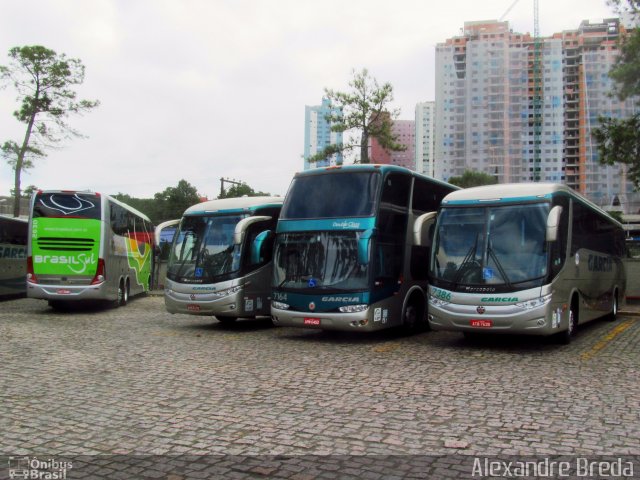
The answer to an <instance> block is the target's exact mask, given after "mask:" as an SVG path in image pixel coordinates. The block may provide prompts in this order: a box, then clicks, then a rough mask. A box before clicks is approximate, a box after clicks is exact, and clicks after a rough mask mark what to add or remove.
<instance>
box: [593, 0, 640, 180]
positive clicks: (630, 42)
mask: <svg viewBox="0 0 640 480" xmlns="http://www.w3.org/2000/svg"><path fill="white" fill-rule="evenodd" d="M609 4H610V5H612V6H614V7H615V8H616V9H617V10H618V12H622V11H625V10H626V11H630V12H634V13H635V14H636V15H638V14H640V0H627V1H626V2H625V1H624V0H610V1H609ZM609 76H610V77H611V78H612V79H613V81H614V92H613V93H614V95H616V96H617V97H618V99H620V100H621V101H624V100H627V99H628V98H632V97H635V96H638V95H640V28H635V29H633V30H632V31H631V32H630V33H629V34H628V35H627V36H625V37H622V38H621V43H620V55H619V56H618V58H617V60H616V63H615V65H614V66H613V68H612V69H611V71H610V72H609ZM599 121H600V125H599V127H598V128H596V129H594V131H593V137H594V139H595V140H596V142H597V143H598V153H599V155H600V163H601V164H603V165H613V164H615V163H621V164H625V165H627V166H628V170H627V172H628V176H629V179H630V180H631V181H632V182H633V185H634V187H635V188H636V189H638V188H640V112H638V113H636V114H635V115H633V116H631V117H630V118H623V119H616V118H605V117H601V118H600V119H599Z"/></svg>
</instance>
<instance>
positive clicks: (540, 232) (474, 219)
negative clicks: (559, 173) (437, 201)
mask: <svg viewBox="0 0 640 480" xmlns="http://www.w3.org/2000/svg"><path fill="white" fill-rule="evenodd" d="M548 214H549V204H548V203H536V204H525V205H522V204H520V205H507V206H486V207H445V208H443V209H442V210H441V211H440V214H439V218H438V226H437V231H436V237H435V239H434V242H435V243H434V245H435V246H434V249H433V254H432V258H431V275H432V277H433V278H434V279H437V280H440V281H444V282H446V283H448V284H449V287H450V288H452V289H455V288H457V287H459V286H469V285H477V286H480V285H491V286H496V285H501V286H506V287H510V286H512V285H513V284H517V283H523V282H529V281H532V280H536V279H542V278H544V277H545V276H546V274H547V268H548V260H547V257H548V254H547V244H546V220H547V216H548Z"/></svg>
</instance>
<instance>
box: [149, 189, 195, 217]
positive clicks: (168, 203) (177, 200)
mask: <svg viewBox="0 0 640 480" xmlns="http://www.w3.org/2000/svg"><path fill="white" fill-rule="evenodd" d="M153 198H154V200H155V201H156V202H159V206H160V212H159V214H158V216H159V217H160V218H158V222H163V221H165V220H171V219H174V218H180V217H182V214H183V213H184V211H185V210H186V209H187V208H189V207H190V206H191V205H195V204H196V203H200V195H198V191H197V190H196V187H194V186H193V185H191V184H190V183H189V182H187V181H186V180H180V181H179V182H178V185H177V186H175V187H167V188H165V190H164V191H163V192H159V193H156V194H155V195H154V197H153Z"/></svg>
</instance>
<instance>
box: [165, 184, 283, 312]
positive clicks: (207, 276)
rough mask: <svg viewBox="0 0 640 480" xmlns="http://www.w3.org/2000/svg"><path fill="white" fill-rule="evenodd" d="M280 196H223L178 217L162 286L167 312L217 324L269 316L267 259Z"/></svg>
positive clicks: (268, 268)
mask: <svg viewBox="0 0 640 480" xmlns="http://www.w3.org/2000/svg"><path fill="white" fill-rule="evenodd" d="M281 208H282V198H280V197H265V196H261V197H241V198H224V199H219V200H211V201H208V202H203V203H199V204H197V205H194V206H192V207H189V208H188V209H187V210H186V211H185V212H184V214H183V216H182V219H181V221H180V225H179V227H178V230H177V231H176V233H175V236H174V240H173V244H172V247H171V251H170V253H169V261H168V265H167V276H166V283H165V295H164V299H165V306H166V308H167V311H169V312H170V313H188V314H192V315H206V316H215V317H216V318H217V319H218V321H220V322H221V323H230V322H234V321H235V320H236V319H238V318H255V317H258V316H269V313H270V312H269V303H270V300H271V267H272V262H271V257H272V249H273V238H274V235H275V233H274V232H275V229H276V223H277V221H278V216H279V215H280V209H281Z"/></svg>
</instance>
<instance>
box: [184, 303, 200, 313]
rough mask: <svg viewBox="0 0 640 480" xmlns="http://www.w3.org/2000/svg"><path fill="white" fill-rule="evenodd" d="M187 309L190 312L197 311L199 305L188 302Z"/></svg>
mask: <svg viewBox="0 0 640 480" xmlns="http://www.w3.org/2000/svg"><path fill="white" fill-rule="evenodd" d="M187 310H189V311H190V312H199V311H200V305H195V304H193V303H190V304H189V305H187Z"/></svg>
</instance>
